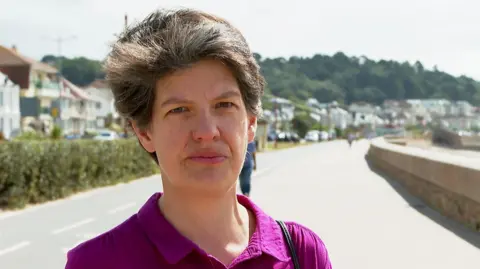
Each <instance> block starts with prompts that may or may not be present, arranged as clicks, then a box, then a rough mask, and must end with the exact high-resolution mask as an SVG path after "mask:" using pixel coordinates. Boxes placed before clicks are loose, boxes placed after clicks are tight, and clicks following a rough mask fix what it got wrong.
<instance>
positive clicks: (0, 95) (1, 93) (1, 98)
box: [0, 92, 3, 106]
mask: <svg viewBox="0 0 480 269" xmlns="http://www.w3.org/2000/svg"><path fill="white" fill-rule="evenodd" d="M0 106H3V92H0Z"/></svg>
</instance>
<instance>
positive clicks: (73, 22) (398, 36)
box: [0, 0, 480, 80]
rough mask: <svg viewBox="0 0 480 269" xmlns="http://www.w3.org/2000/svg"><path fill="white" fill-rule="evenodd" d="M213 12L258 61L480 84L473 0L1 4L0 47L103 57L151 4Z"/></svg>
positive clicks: (48, 0)
mask: <svg viewBox="0 0 480 269" xmlns="http://www.w3.org/2000/svg"><path fill="white" fill-rule="evenodd" d="M180 6H184V7H192V8H199V9H202V10H204V11H208V12H213V13H215V14H217V15H220V16H222V17H224V18H226V19H228V20H230V21H231V22H232V23H233V24H235V25H236V26H237V27H238V28H239V29H240V30H241V31H243V33H244V35H245V36H246V38H247V40H248V41H249V43H250V45H251V47H252V49H253V50H254V51H255V52H259V53H260V54H262V55H263V56H268V57H277V56H284V57H289V56H292V55H297V56H311V55H313V54H315V53H322V54H329V55H331V54H333V53H335V52H337V51H343V52H345V53H346V54H347V55H350V56H353V55H355V56H361V55H365V56H367V57H369V58H372V59H376V60H377V59H381V58H383V59H394V60H399V61H410V62H413V61H415V60H420V61H422V63H424V65H425V66H426V67H428V68H431V67H433V66H434V65H437V66H438V68H439V69H440V70H443V71H446V72H450V73H453V74H455V75H461V74H466V75H468V76H472V77H474V78H476V79H479V80H480V34H479V32H478V29H479V28H480V26H479V20H478V18H479V16H478V14H479V13H478V11H479V10H480V1H478V0H455V1H453V0H449V1H446V0H435V1H433V0H403V1H398V0H396V1H388V0H329V1H324V0H311V1H309V0H294V1H287V0H276V1H275V0H237V1H228V0H190V1H188V0H163V1H158V0H157V1H156V0H128V1H127V0H110V1H107V0H15V1H8V0H0V44H2V45H4V46H9V47H10V46H11V45H12V44H16V45H17V47H18V49H19V51H20V52H21V53H22V54H25V55H27V56H30V57H34V58H37V59H40V58H41V57H42V56H43V55H45V54H57V53H58V50H57V45H56V43H55V42H54V41H52V40H51V39H52V38H55V37H69V36H71V35H75V36H76V39H74V40H69V41H65V42H64V43H63V46H62V54H63V55H65V56H68V57H72V56H86V57H89V58H94V59H103V58H104V57H105V55H106V53H107V51H108V44H109V42H112V41H113V40H114V34H115V33H118V32H119V31H121V30H122V27H123V24H124V14H125V13H127V14H128V15H129V19H130V22H132V21H133V20H140V19H142V18H143V17H144V16H145V15H147V14H148V13H149V12H151V11H152V10H154V9H156V8H158V7H180Z"/></svg>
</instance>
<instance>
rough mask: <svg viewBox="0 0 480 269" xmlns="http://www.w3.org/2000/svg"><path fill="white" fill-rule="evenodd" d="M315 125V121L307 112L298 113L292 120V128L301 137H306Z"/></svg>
mask: <svg viewBox="0 0 480 269" xmlns="http://www.w3.org/2000/svg"><path fill="white" fill-rule="evenodd" d="M314 124H315V120H314V119H313V118H312V117H310V115H309V114H308V113H306V112H301V113H296V114H295V116H294V117H293V119H292V127H293V129H294V130H295V131H296V132H297V134H298V135H299V136H300V137H305V135H306V134H307V132H308V131H309V130H310V129H311V128H312V126H313V125H314Z"/></svg>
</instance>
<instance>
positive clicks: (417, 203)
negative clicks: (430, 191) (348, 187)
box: [365, 159, 480, 249]
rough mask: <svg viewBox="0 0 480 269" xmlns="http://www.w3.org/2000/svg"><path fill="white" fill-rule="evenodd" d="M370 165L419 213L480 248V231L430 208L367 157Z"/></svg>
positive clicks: (371, 168)
mask: <svg viewBox="0 0 480 269" xmlns="http://www.w3.org/2000/svg"><path fill="white" fill-rule="evenodd" d="M365 160H366V162H367V164H368V167H369V168H370V170H371V171H372V172H374V173H376V174H377V175H379V176H381V177H382V178H383V179H385V181H387V182H388V184H390V186H391V187H392V188H393V189H394V190H395V191H396V192H397V193H398V194H399V195H400V196H402V198H403V199H404V200H405V201H406V202H408V204H409V206H410V207H412V208H414V209H415V210H417V211H418V212H419V213H421V214H423V215H424V216H426V217H428V218H429V219H431V220H433V221H434V222H436V223H437V224H439V225H441V226H442V227H444V228H445V229H448V230H449V231H451V232H452V233H454V234H456V235H457V236H458V237H460V238H462V239H463V240H465V241H466V242H468V243H470V244H471V245H473V246H475V247H477V248H478V249H480V233H477V232H475V231H473V230H472V229H470V228H468V227H467V226H465V225H463V224H461V223H459V222H457V221H454V220H452V219H449V218H447V217H445V216H443V215H442V214H440V213H439V212H437V211H435V210H434V209H432V208H430V207H429V206H428V205H426V204H425V203H424V202H423V201H422V200H421V199H419V198H417V197H415V196H413V195H412V194H410V193H409V192H408V191H407V189H405V187H403V186H402V185H401V184H400V183H399V182H398V181H395V180H393V179H392V178H390V177H389V176H387V175H386V174H385V173H383V172H381V171H380V170H378V169H376V168H375V166H374V165H372V164H371V163H370V162H369V161H368V159H365Z"/></svg>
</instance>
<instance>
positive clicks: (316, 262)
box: [285, 221, 332, 269]
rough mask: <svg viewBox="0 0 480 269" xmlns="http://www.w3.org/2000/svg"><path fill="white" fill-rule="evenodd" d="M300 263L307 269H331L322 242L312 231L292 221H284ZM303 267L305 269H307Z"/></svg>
mask: <svg viewBox="0 0 480 269" xmlns="http://www.w3.org/2000/svg"><path fill="white" fill-rule="evenodd" d="M285 226H286V227H287V229H288V231H289V233H290V236H291V237H292V241H293V243H294V245H295V248H296V251H297V255H298V256H299V259H300V260H301V261H300V262H301V263H302V264H304V265H306V266H307V267H308V268H322V269H331V268H332V265H331V263H330V257H329V255H328V250H327V247H326V246H325V243H324V242H323V240H322V239H321V238H320V236H318V235H317V234H316V233H315V232H314V231H313V230H311V229H310V228H307V227H306V226H304V225H302V224H299V223H297V222H293V221H285ZM307 267H305V268H307Z"/></svg>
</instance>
